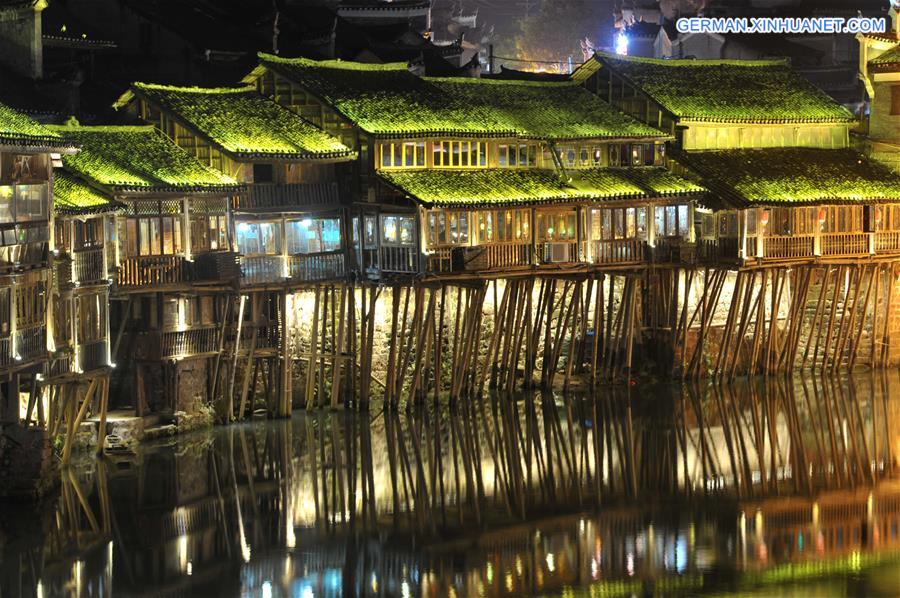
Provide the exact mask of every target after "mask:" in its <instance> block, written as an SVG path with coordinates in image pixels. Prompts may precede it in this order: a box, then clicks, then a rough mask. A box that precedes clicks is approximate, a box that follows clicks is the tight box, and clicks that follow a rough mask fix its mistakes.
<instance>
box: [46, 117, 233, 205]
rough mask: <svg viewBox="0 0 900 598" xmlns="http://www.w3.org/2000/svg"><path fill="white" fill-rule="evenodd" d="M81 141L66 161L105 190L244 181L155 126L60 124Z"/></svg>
mask: <svg viewBox="0 0 900 598" xmlns="http://www.w3.org/2000/svg"><path fill="white" fill-rule="evenodd" d="M52 129H53V130H55V131H57V132H60V133H64V134H65V136H66V137H68V138H71V139H74V140H75V141H77V142H78V144H79V145H80V146H81V152H79V153H78V154H75V155H73V156H65V157H64V158H63V165H64V166H65V167H66V169H68V170H69V171H71V172H73V173H74V174H77V175H78V176H79V177H81V178H83V179H85V180H86V181H88V182H90V183H93V184H94V185H99V186H100V187H101V188H103V189H104V190H107V191H113V192H126V193H127V192H131V193H222V192H234V191H238V190H239V189H240V188H241V186H240V185H239V184H238V183H237V182H236V181H235V180H234V179H232V178H231V177H229V176H227V175H225V174H222V173H220V172H218V171H216V170H213V169H212V168H209V167H207V166H205V165H203V164H201V163H200V162H199V161H197V160H196V159H195V158H194V157H193V156H191V155H190V154H188V153H187V152H185V151H184V150H182V149H181V148H179V147H178V146H176V145H175V144H174V143H172V142H171V141H169V140H168V139H166V138H164V137H163V136H162V135H160V134H159V133H158V132H157V131H156V129H154V128H153V127H152V126H145V127H144V126H142V127H133V126H96V127H83V126H60V127H52Z"/></svg>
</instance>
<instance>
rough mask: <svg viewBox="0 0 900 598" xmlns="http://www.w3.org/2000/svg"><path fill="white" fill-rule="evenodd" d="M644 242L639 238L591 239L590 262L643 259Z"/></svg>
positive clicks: (617, 261)
mask: <svg viewBox="0 0 900 598" xmlns="http://www.w3.org/2000/svg"><path fill="white" fill-rule="evenodd" d="M644 246H645V242H644V241H642V240H641V239H616V240H611V241H591V263H593V264H632V263H637V262H642V261H643V260H644Z"/></svg>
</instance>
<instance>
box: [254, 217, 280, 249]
mask: <svg viewBox="0 0 900 598" xmlns="http://www.w3.org/2000/svg"><path fill="white" fill-rule="evenodd" d="M259 242H260V250H261V252H262V253H265V254H266V255H276V254H279V253H281V224H280V223H278V222H261V223H260V224H259Z"/></svg>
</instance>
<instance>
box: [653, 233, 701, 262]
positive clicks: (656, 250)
mask: <svg viewBox="0 0 900 598" xmlns="http://www.w3.org/2000/svg"><path fill="white" fill-rule="evenodd" d="M650 254H651V256H652V260H653V261H654V262H655V263H659V264H676V263H678V264H693V263H694V262H696V261H697V245H696V244H695V243H693V242H691V241H686V240H684V239H682V238H681V237H657V238H656V245H655V246H654V247H653V248H652V250H651V251H650Z"/></svg>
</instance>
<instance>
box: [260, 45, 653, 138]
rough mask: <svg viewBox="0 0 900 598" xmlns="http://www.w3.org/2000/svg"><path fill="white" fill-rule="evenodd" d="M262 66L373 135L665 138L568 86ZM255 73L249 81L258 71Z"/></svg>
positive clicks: (312, 64) (295, 64)
mask: <svg viewBox="0 0 900 598" xmlns="http://www.w3.org/2000/svg"><path fill="white" fill-rule="evenodd" d="M260 63H261V69H262V70H264V69H267V68H268V69H271V70H273V71H275V72H277V73H279V74H280V75H282V76H284V77H286V78H287V79H289V80H292V81H294V82H295V83H297V84H298V85H299V86H301V87H302V88H304V89H305V90H307V91H308V92H309V93H311V94H313V95H314V96H316V97H318V98H319V99H321V100H322V101H323V102H325V103H327V104H328V105H330V106H331V107H333V108H334V109H335V110H336V111H337V112H339V113H340V114H342V115H343V116H344V117H346V118H347V119H348V120H349V121H351V122H352V123H354V124H355V125H357V126H359V127H360V128H361V129H362V130H363V131H366V132H368V133H371V134H373V135H378V136H401V135H404V136H413V135H414V136H425V135H468V136H489V135H490V136H508V137H522V138H529V139H546V140H556V139H560V140H561V139H584V138H636V137H639V138H654V137H655V138H664V137H666V135H665V134H664V133H662V132H660V131H658V130H656V129H654V128H652V127H649V126H647V125H644V124H641V123H639V122H637V121H636V120H634V119H632V118H631V117H628V116H625V115H623V114H621V113H619V112H618V111H616V110H615V109H613V108H611V107H610V106H608V105H607V104H606V103H604V102H603V101H602V100H600V99H599V98H597V97H595V96H594V95H593V94H591V93H589V92H587V91H586V90H584V89H581V88H579V87H578V86H576V85H573V84H572V83H570V82H563V83H547V82H524V81H500V80H487V79H480V80H479V79H465V78H453V79H449V78H420V77H417V76H416V75H413V74H412V73H410V72H409V70H408V69H407V67H406V65H405V64H402V63H393V64H377V65H373V64H362V63H354V62H343V61H335V60H328V61H314V60H308V59H305V58H292V59H286V58H279V57H275V56H270V55H267V54H261V55H260ZM261 69H257V70H256V71H254V73H253V74H251V75H250V76H249V77H248V80H252V79H253V78H254V77H255V76H257V75H259V74H261V72H262V70H261Z"/></svg>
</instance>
